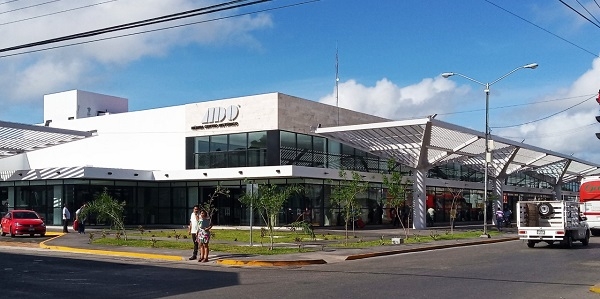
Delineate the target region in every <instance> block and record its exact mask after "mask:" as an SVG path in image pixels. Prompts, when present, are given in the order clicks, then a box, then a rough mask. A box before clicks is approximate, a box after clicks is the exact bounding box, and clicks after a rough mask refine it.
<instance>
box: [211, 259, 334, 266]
mask: <svg viewBox="0 0 600 299" xmlns="http://www.w3.org/2000/svg"><path fill="white" fill-rule="evenodd" d="M216 262H217V264H221V265H227V266H254V267H286V266H307V265H322V264H327V262H326V261H325V260H322V259H317V260H293V261H265V260H262V261H259V260H253V261H242V260H229V259H223V260H217V261H216Z"/></svg>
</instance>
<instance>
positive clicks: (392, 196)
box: [383, 159, 409, 239]
mask: <svg viewBox="0 0 600 299" xmlns="http://www.w3.org/2000/svg"><path fill="white" fill-rule="evenodd" d="M387 166H388V171H389V175H383V185H384V186H385V187H386V188H387V199H388V203H389V204H390V206H391V207H392V209H396V215H395V217H398V220H399V222H400V225H402V229H403V230H404V235H405V236H406V238H407V239H408V229H407V228H406V227H405V226H404V222H402V219H400V207H401V206H403V205H404V203H405V202H406V184H407V183H409V182H403V177H402V173H401V172H400V171H398V170H397V169H398V167H399V164H398V163H396V161H395V160H394V159H390V160H388V161H387Z"/></svg>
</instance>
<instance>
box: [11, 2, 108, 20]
mask: <svg viewBox="0 0 600 299" xmlns="http://www.w3.org/2000/svg"><path fill="white" fill-rule="evenodd" d="M15 1H17V0H15ZM115 1H118V0H108V1H104V2H100V3H94V4H89V5H85V6H80V7H75V8H69V9H65V10H61V11H57V12H53V13H48V14H44V15H39V16H35V17H30V18H25V19H20V20H16V21H10V22H6V23H0V26H2V25H8V24H13V23H19V22H23V21H29V20H33V19H37V18H41V17H47V16H52V15H57V14H61V13H65V12H70V11H74V10H79V9H83V8H88V7H92V6H97V5H102V4H106V3H109V2H115Z"/></svg>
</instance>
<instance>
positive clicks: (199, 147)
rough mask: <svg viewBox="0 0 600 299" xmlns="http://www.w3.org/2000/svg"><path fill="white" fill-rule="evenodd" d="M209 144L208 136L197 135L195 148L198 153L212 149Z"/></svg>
mask: <svg viewBox="0 0 600 299" xmlns="http://www.w3.org/2000/svg"><path fill="white" fill-rule="evenodd" d="M209 145H210V143H209V137H208V136H204V137H196V148H195V149H194V151H195V152H196V153H208V151H209V149H210V147H209Z"/></svg>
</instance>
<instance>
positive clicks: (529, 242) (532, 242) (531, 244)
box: [527, 240, 535, 248]
mask: <svg viewBox="0 0 600 299" xmlns="http://www.w3.org/2000/svg"><path fill="white" fill-rule="evenodd" d="M527 247H529V248H533V247H535V242H534V241H531V240H530V241H527Z"/></svg>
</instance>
